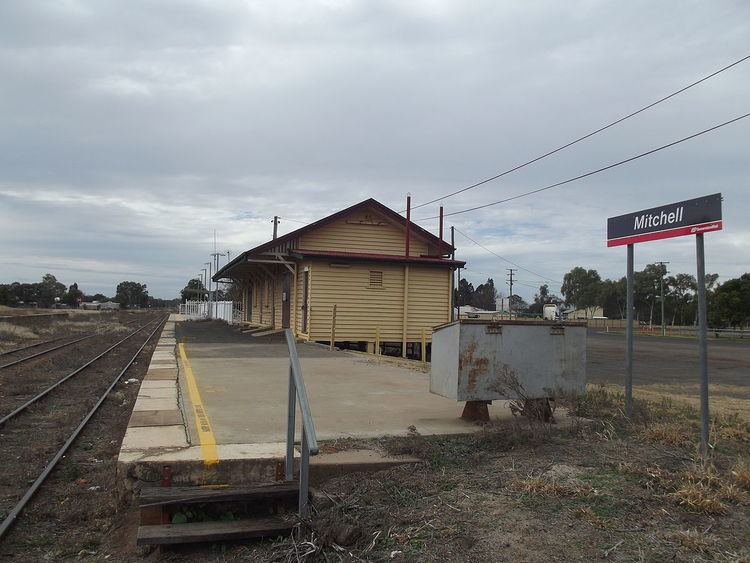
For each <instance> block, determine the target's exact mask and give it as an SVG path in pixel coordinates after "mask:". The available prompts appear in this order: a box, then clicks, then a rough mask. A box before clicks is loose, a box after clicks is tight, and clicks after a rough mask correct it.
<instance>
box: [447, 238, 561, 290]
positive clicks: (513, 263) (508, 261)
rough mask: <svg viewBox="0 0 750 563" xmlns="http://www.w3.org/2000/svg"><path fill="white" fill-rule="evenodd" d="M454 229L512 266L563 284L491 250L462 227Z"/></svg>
mask: <svg viewBox="0 0 750 563" xmlns="http://www.w3.org/2000/svg"><path fill="white" fill-rule="evenodd" d="M454 229H455V230H456V232H457V233H458V234H460V235H462V236H464V237H466V238H467V239H469V240H470V241H471V242H473V243H474V244H476V245H477V246H478V247H479V248H482V249H484V250H486V251H487V252H489V253H490V254H492V255H493V256H495V257H496V258H500V260H503V261H504V262H507V263H508V264H511V265H512V266H515V267H516V268H518V269H519V270H523V271H524V272H528V273H530V274H533V275H535V276H537V277H538V278H540V279H543V280H547V281H550V282H552V283H557V284H560V285H562V282H559V281H557V280H553V279H552V278H548V277H547V276H543V275H542V274H540V273H538V272H535V271H533V270H529V269H528V268H524V267H523V266H521V265H520V264H516V263H515V262H513V261H512V260H508V259H507V258H505V257H504V256H500V255H499V254H498V253H497V252H495V251H494V250H490V249H489V248H487V247H486V246H484V245H483V244H481V243H479V242H477V241H475V240H474V239H473V238H471V237H470V236H469V235H467V234H466V233H464V232H463V231H461V230H460V229H458V228H457V227H454Z"/></svg>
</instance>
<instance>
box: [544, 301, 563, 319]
mask: <svg viewBox="0 0 750 563" xmlns="http://www.w3.org/2000/svg"><path fill="white" fill-rule="evenodd" d="M542 317H544V318H545V319H547V320H550V321H557V320H560V317H561V315H560V308H559V307H558V306H557V305H555V304H554V303H547V304H546V305H545V306H544V308H543V309H542Z"/></svg>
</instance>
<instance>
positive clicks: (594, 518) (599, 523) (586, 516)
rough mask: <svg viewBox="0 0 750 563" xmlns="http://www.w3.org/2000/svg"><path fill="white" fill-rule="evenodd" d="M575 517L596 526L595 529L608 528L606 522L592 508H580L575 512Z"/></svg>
mask: <svg viewBox="0 0 750 563" xmlns="http://www.w3.org/2000/svg"><path fill="white" fill-rule="evenodd" d="M573 516H575V517H576V518H578V519H579V520H584V521H586V522H588V523H589V524H591V525H592V526H594V527H595V528H600V529H602V530H603V529H604V528H605V527H606V526H605V524H604V520H602V518H601V517H599V516H598V515H597V514H596V513H595V512H594V511H593V509H592V508H591V507H590V506H579V507H578V508H576V509H575V510H573Z"/></svg>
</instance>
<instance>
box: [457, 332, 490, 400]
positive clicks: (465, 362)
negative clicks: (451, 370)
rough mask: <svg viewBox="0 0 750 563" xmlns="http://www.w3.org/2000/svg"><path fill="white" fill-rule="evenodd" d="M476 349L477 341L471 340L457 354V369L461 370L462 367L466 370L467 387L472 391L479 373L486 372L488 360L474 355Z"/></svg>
mask: <svg viewBox="0 0 750 563" xmlns="http://www.w3.org/2000/svg"><path fill="white" fill-rule="evenodd" d="M476 350H477V343H476V342H471V343H470V344H468V345H467V346H466V348H465V349H464V351H463V352H461V353H460V354H459V356H458V370H459V372H462V371H463V370H464V368H466V369H467V370H468V376H469V378H468V388H469V391H474V390H475V389H476V386H477V379H478V378H479V376H480V375H482V374H483V373H486V372H487V368H488V367H489V365H490V361H489V360H488V359H487V358H483V357H478V358H476V357H474V353H475V352H476Z"/></svg>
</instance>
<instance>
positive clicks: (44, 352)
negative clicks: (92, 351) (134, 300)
mask: <svg viewBox="0 0 750 563" xmlns="http://www.w3.org/2000/svg"><path fill="white" fill-rule="evenodd" d="M138 320H139V319H135V320H132V321H128V322H126V323H122V324H123V326H129V325H132V324H134V323H137V322H138ZM106 333H107V331H106V330H104V331H100V330H99V329H96V330H92V331H90V332H84V333H83V334H66V335H65V336H60V337H58V338H52V339H51V340H45V341H43V342H35V343H34V344H29V345H27V346H21V347H20V348H15V349H13V350H7V351H5V352H2V353H0V357H5V356H8V355H10V356H13V355H15V354H18V353H19V352H24V351H26V350H30V349H31V348H37V347H39V346H46V345H48V344H54V343H56V342H59V341H61V340H65V339H69V338H73V340H70V341H68V342H64V343H62V344H58V345H56V346H53V347H52V348H46V349H44V350H41V351H39V352H34V353H32V354H30V355H27V356H23V357H21V358H16V359H15V360H13V359H11V360H6V363H4V364H0V370H2V369H5V368H9V367H12V366H15V365H18V364H21V363H23V362H26V361H28V360H33V359H34V358H38V357H40V356H45V355H47V354H49V353H50V352H54V351H56V350H61V349H63V348H67V347H68V346H72V345H73V344H77V343H78V342H82V341H83V340H88V339H90V338H95V337H96V336H100V335H102V334H106Z"/></svg>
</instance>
